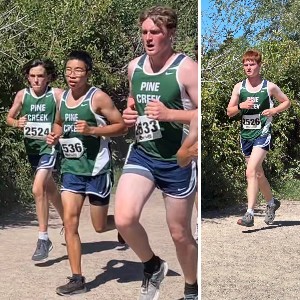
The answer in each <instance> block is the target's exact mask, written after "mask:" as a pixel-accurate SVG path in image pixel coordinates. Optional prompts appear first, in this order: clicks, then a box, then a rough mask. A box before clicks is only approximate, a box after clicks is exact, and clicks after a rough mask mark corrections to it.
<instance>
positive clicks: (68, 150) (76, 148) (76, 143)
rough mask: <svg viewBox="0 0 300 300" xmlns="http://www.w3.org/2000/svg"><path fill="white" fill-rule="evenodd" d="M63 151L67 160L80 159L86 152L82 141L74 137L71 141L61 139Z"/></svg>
mask: <svg viewBox="0 0 300 300" xmlns="http://www.w3.org/2000/svg"><path fill="white" fill-rule="evenodd" d="M59 143H60V145H61V148H62V151H63V153H64V156H65V157H66V158H79V157H81V156H82V154H83V152H84V148H83V144H82V142H81V140H80V139H78V138H76V137H74V138H69V139H63V138H61V139H59Z"/></svg>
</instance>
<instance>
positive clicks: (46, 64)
mask: <svg viewBox="0 0 300 300" xmlns="http://www.w3.org/2000/svg"><path fill="white" fill-rule="evenodd" d="M38 66H42V67H43V68H44V69H45V70H46V73H47V75H50V82H52V81H55V80H56V79H57V73H56V69H55V65H54V63H53V62H52V61H51V60H50V59H48V58H44V59H39V58H35V59H32V60H30V61H29V62H27V63H26V64H25V65H24V66H23V68H22V73H23V74H24V75H25V76H26V77H27V76H28V75H29V72H30V70H31V69H32V68H35V67H38Z"/></svg>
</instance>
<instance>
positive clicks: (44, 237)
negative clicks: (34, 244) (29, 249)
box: [39, 231, 49, 241]
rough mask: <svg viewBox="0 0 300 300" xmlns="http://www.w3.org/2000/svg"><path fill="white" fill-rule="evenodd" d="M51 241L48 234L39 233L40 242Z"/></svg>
mask: <svg viewBox="0 0 300 300" xmlns="http://www.w3.org/2000/svg"><path fill="white" fill-rule="evenodd" d="M48 239H49V237H48V232H47V231H46V232H42V231H39V240H45V241H47V240H48Z"/></svg>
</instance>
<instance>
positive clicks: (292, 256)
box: [201, 201, 300, 300]
mask: <svg viewBox="0 0 300 300" xmlns="http://www.w3.org/2000/svg"><path fill="white" fill-rule="evenodd" d="M264 210H265V207H263V206H260V207H258V208H257V209H256V210H255V218H254V226H253V227H250V228H247V227H242V226H239V225H237V224H236V221H237V220H238V219H239V218H240V217H241V216H242V215H243V214H244V213H245V211H244V210H243V211H228V210H227V211H221V212H210V213H202V225H201V235H202V236H201V240H202V244H201V278H202V300H242V299H249V300H256V299H257V300H260V299H272V300H294V299H295V300H296V299H300V235H299V226H300V220H299V215H300V202H292V201H282V202H281V207H280V208H279V209H278V210H277V212H276V219H275V222H274V224H273V225H270V226H267V225H266V224H265V223H264Z"/></svg>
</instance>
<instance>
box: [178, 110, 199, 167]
mask: <svg viewBox="0 0 300 300" xmlns="http://www.w3.org/2000/svg"><path fill="white" fill-rule="evenodd" d="M197 156H198V111H196V112H195V114H194V116H193V118H192V121H191V123H190V131H189V134H188V136H187V137H186V139H185V140H184V142H183V144H182V145H181V147H180V148H179V150H178V152H177V163H178V164H179V165H180V166H181V167H185V166H187V165H188V164H189V163H190V162H191V161H192V159H193V158H195V157H197Z"/></svg>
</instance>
